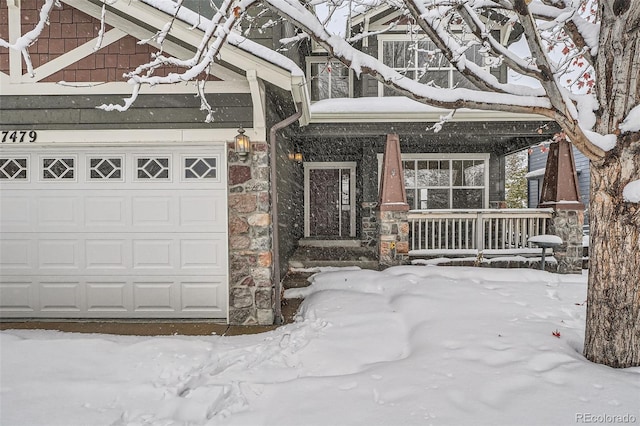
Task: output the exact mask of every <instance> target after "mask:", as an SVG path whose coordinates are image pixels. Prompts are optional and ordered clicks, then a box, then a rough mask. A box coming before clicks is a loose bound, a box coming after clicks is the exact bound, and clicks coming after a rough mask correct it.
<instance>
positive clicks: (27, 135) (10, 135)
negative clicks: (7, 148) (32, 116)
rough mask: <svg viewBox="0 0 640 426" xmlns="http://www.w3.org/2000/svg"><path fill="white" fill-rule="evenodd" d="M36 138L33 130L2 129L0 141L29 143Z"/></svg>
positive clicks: (36, 134) (36, 133)
mask: <svg viewBox="0 0 640 426" xmlns="http://www.w3.org/2000/svg"><path fill="white" fill-rule="evenodd" d="M36 139H38V132H36V131H35V130H3V131H2V139H0V143H31V142H35V141H36Z"/></svg>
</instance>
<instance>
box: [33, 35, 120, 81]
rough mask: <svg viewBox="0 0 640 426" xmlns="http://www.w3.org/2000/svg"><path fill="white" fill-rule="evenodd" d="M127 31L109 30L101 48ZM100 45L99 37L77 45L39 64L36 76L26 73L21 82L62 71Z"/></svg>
mask: <svg viewBox="0 0 640 426" xmlns="http://www.w3.org/2000/svg"><path fill="white" fill-rule="evenodd" d="M126 35H127V33H125V32H124V31H121V30H119V29H117V28H114V29H112V30H109V31H107V32H106V33H105V34H104V36H103V38H102V41H101V43H100V48H104V47H106V46H109V45H110V44H112V43H115V42H116V41H118V40H120V39H122V38H123V37H124V36H126ZM97 45H98V38H97V37H96V38H94V39H92V40H90V41H88V42H86V43H84V44H83V45H81V46H78V47H76V48H75V49H73V50H71V51H69V52H67V53H65V54H63V55H62V56H58V57H57V58H55V59H53V60H51V61H49V62H47V63H45V64H43V65H41V66H39V67H38V68H36V69H34V70H33V72H34V74H35V76H34V77H31V76H30V75H28V74H24V75H23V76H22V81H21V83H37V82H39V81H41V80H42V79H44V78H47V77H49V76H50V75H52V74H54V73H56V72H58V71H62V70H63V69H65V68H66V67H68V66H69V65H71V64H74V63H76V62H78V61H79V60H81V59H83V58H85V57H87V56H89V55H91V54H93V53H94V52H95V51H96V46H97Z"/></svg>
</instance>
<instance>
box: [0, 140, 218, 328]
mask: <svg viewBox="0 0 640 426" xmlns="http://www.w3.org/2000/svg"><path fill="white" fill-rule="evenodd" d="M20 149H21V150H22V151H24V152H18V150H17V149H16V150H15V152H16V154H15V155H14V154H12V155H9V157H15V156H16V155H18V154H19V155H18V156H20V158H21V159H22V160H20V161H21V162H20V165H21V166H20V167H22V168H24V169H25V170H24V173H23V174H24V175H25V176H24V177H22V175H20V179H18V178H16V179H12V180H11V181H9V180H6V181H1V182H0V186H1V187H2V191H1V194H0V196H1V200H0V201H1V202H0V208H1V210H0V214H1V217H0V230H1V231H2V234H0V239H1V241H0V315H1V316H3V317H7V318H33V317H40V318H225V317H226V315H227V310H228V307H227V299H228V271H227V268H228V252H227V249H228V248H227V244H228V243H227V240H228V237H227V188H226V176H225V173H226V166H225V164H224V160H225V153H226V144H222V143H221V144H219V145H214V146H208V147H206V148H203V147H199V148H189V147H180V148H179V149H178V148H176V147H171V148H168V147H166V146H165V147H151V146H144V147H140V146H138V147H131V146H130V147H120V148H119V147H108V148H97V147H94V148H91V147H78V146H73V147H72V146H55V147H53V146H52V147H49V148H48V149H47V152H44V153H43V151H42V150H41V147H36V146H33V147H31V146H30V147H20ZM31 149H32V151H30V150H31ZM0 150H1V151H2V156H3V158H4V157H6V156H7V155H6V154H5V153H6V152H7V151H13V148H9V149H7V147H5V146H1V147H0ZM27 151H30V152H27ZM148 152H153V153H154V154H153V155H150V154H146V153H148ZM16 158H17V157H16ZM161 158H164V159H167V161H164V160H163V161H164V162H161V163H158V162H157V161H156V160H157V159H161ZM45 160H47V161H45ZM67 160H69V161H67ZM138 160H141V161H138ZM61 161H62V162H61ZM141 168H142V169H143V170H141ZM165 172H166V173H165Z"/></svg>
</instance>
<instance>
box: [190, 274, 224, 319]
mask: <svg viewBox="0 0 640 426" xmlns="http://www.w3.org/2000/svg"><path fill="white" fill-rule="evenodd" d="M225 292H226V290H225V284H224V282H223V281H222V280H221V279H220V278H218V279H216V277H213V279H212V278H211V277H207V278H206V279H200V280H195V279H194V280H192V281H183V282H182V283H181V286H180V293H181V302H182V303H181V306H180V308H181V310H182V312H190V313H195V314H197V313H198V312H211V313H215V312H224V310H225V309H226V306H225V305H226V298H225V297H224V296H223V295H224V294H225Z"/></svg>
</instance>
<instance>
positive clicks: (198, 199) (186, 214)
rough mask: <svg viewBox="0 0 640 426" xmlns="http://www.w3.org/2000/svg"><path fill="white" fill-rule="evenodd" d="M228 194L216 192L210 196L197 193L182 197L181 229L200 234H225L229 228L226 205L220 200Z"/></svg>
mask: <svg viewBox="0 0 640 426" xmlns="http://www.w3.org/2000/svg"><path fill="white" fill-rule="evenodd" d="M225 197H226V193H222V192H220V191H216V192H215V193H213V194H210V195H209V196H205V195H204V194H201V193H198V192H196V193H195V194H190V195H188V196H184V195H183V196H182V197H180V207H179V208H180V227H181V228H182V229H185V230H199V231H200V232H225V231H226V226H227V212H226V207H227V206H226V203H221V202H220V200H221V199H224V198H225Z"/></svg>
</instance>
